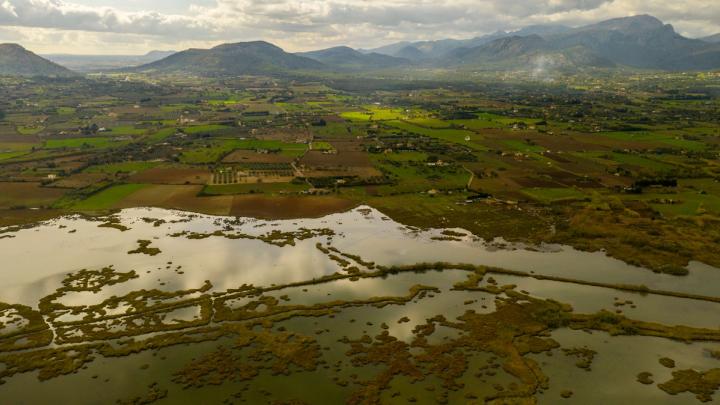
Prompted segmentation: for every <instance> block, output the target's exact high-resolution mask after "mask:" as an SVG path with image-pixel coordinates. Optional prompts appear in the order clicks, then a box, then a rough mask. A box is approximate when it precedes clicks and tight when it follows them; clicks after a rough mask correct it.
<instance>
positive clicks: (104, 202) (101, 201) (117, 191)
mask: <svg viewBox="0 0 720 405" xmlns="http://www.w3.org/2000/svg"><path fill="white" fill-rule="evenodd" d="M145 187H147V185H146V184H120V185H116V186H111V187H109V188H106V189H104V190H102V191H99V192H97V193H95V194H93V195H91V196H90V197H88V198H86V199H84V200H82V201H78V202H76V203H75V204H73V206H72V209H74V210H78V211H101V210H107V209H110V208H112V207H113V205H115V204H116V203H117V202H119V201H121V200H122V199H123V198H125V197H127V196H129V195H130V194H132V193H134V192H136V191H138V190H141V189H143V188H145Z"/></svg>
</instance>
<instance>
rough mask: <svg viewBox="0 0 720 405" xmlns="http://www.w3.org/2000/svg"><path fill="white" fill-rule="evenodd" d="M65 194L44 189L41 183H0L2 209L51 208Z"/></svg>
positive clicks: (57, 190) (51, 189) (0, 207)
mask: <svg viewBox="0 0 720 405" xmlns="http://www.w3.org/2000/svg"><path fill="white" fill-rule="evenodd" d="M64 193H65V192H64V191H63V190H59V189H53V188H48V187H42V186H41V184H40V183H3V182H0V209H3V208H4V209H7V208H14V207H43V206H49V205H51V204H52V203H54V202H55V201H56V200H57V199H58V198H60V197H62V195H63V194H64Z"/></svg>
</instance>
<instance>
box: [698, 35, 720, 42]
mask: <svg viewBox="0 0 720 405" xmlns="http://www.w3.org/2000/svg"><path fill="white" fill-rule="evenodd" d="M700 40H701V41H705V42H710V43H711V44H720V34H715V35H710V36H709V37H704V38H700Z"/></svg>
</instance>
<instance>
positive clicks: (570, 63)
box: [443, 35, 615, 69]
mask: <svg viewBox="0 0 720 405" xmlns="http://www.w3.org/2000/svg"><path fill="white" fill-rule="evenodd" d="M443 63H444V65H445V66H451V67H456V68H480V67H486V68H490V67H495V68H502V69H517V68H530V69H536V68H543V69H549V68H553V69H557V68H579V67H612V66H615V64H614V63H613V62H612V61H610V60H608V59H606V58H603V57H602V56H599V55H597V54H596V53H594V52H593V51H591V50H589V49H587V48H584V47H582V46H576V47H571V48H566V49H554V48H553V46H552V44H551V43H550V42H548V41H547V40H545V39H543V38H541V37H540V36H539V35H531V36H527V37H521V36H513V37H507V38H500V39H496V40H494V41H492V42H490V43H487V44H485V45H482V46H478V47H475V48H460V49H456V50H454V51H452V52H450V53H448V55H447V56H446V57H445V59H444V62H443Z"/></svg>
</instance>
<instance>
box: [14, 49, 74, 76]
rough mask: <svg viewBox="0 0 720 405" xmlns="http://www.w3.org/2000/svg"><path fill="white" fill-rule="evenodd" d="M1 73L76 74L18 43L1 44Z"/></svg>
mask: <svg viewBox="0 0 720 405" xmlns="http://www.w3.org/2000/svg"><path fill="white" fill-rule="evenodd" d="M0 75H8V76H74V75H75V73H74V72H72V71H71V70H69V69H67V68H65V67H62V66H60V65H58V64H57V63H54V62H51V61H49V60H47V59H45V58H42V57H40V56H38V55H36V54H34V53H32V52H30V51H28V50H27V49H25V48H23V47H22V46H20V45H17V44H0Z"/></svg>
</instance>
